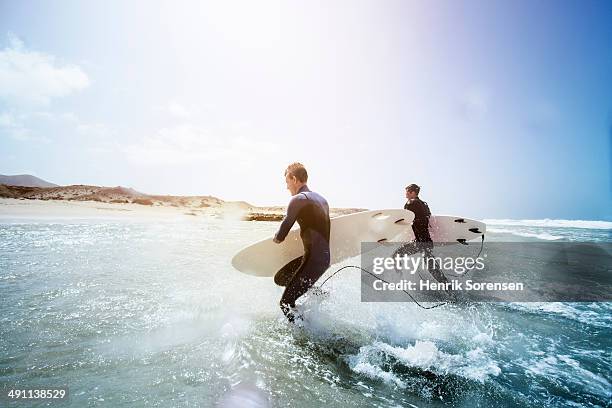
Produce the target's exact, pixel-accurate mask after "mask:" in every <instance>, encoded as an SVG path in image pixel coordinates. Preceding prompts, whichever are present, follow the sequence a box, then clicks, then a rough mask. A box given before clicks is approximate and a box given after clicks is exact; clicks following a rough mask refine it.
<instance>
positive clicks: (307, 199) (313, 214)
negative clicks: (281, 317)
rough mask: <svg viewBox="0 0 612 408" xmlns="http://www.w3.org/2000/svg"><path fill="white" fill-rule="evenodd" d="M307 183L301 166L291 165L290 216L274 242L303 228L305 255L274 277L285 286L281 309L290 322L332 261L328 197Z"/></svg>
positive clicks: (287, 176) (287, 174) (288, 180)
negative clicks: (302, 298)
mask: <svg viewBox="0 0 612 408" xmlns="http://www.w3.org/2000/svg"><path fill="white" fill-rule="evenodd" d="M307 181H308V173H307V171H306V168H304V166H303V165H302V164H301V163H293V164H290V165H289V166H288V167H287V170H285V182H286V183H287V189H288V190H289V191H290V192H291V195H292V196H293V197H292V198H291V201H289V205H288V206H287V215H286V216H285V218H284V219H283V222H282V223H281V226H280V228H279V229H278V232H277V233H276V235H275V236H274V242H276V243H277V244H279V243H281V242H283V240H284V239H285V237H286V236H287V234H288V233H289V230H290V229H291V227H292V226H293V224H294V223H295V221H297V222H298V224H299V225H300V237H301V238H302V243H303V244H304V255H303V256H302V257H300V258H298V259H296V260H294V261H293V262H291V263H290V264H288V265H287V266H286V267H284V268H283V269H282V270H281V271H279V272H278V273H277V276H275V277H274V280H275V282H276V283H277V284H279V285H281V286H286V289H285V292H283V296H282V297H281V300H280V307H281V310H282V311H283V313H284V314H285V316H287V318H288V319H289V321H291V322H293V321H294V319H295V310H294V308H295V301H296V300H297V299H298V298H299V297H300V296H302V295H303V294H304V293H306V292H307V291H308V289H309V288H310V287H311V286H312V285H314V283H315V282H316V281H317V280H318V279H319V278H320V277H321V275H323V273H325V271H326V270H327V268H328V267H329V262H330V252H329V230H330V220H329V205H328V204H327V201H326V200H325V198H323V197H322V196H321V195H319V194H317V193H315V192H313V191H310V190H309V189H308V186H307V185H306V182H307ZM294 271H295V272H294Z"/></svg>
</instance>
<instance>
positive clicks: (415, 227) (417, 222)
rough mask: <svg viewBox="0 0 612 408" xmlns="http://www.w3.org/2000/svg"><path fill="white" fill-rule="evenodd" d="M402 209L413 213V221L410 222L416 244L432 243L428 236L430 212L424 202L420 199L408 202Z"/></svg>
mask: <svg viewBox="0 0 612 408" xmlns="http://www.w3.org/2000/svg"><path fill="white" fill-rule="evenodd" d="M404 209H405V210H408V211H412V212H413V213H414V221H413V222H412V231H413V232H414V239H415V241H416V242H432V241H431V236H430V235H429V217H431V211H429V206H428V205H427V203H426V202H425V201H421V199H420V198H415V199H414V200H410V201H408V202H407V203H406V205H404Z"/></svg>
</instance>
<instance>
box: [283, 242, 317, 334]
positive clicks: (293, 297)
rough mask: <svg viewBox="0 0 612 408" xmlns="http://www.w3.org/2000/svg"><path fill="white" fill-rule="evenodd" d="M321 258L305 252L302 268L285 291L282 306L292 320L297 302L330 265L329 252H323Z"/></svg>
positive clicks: (291, 320)
mask: <svg viewBox="0 0 612 408" xmlns="http://www.w3.org/2000/svg"><path fill="white" fill-rule="evenodd" d="M319 258H320V259H316V258H314V257H313V256H311V255H310V254H305V255H304V259H303V262H302V264H301V265H300V268H299V269H298V271H297V272H296V273H295V276H294V277H293V279H291V281H290V282H289V283H288V284H287V287H286V289H285V291H284V292H283V296H282V297H281V300H280V307H281V310H282V311H283V313H284V314H285V316H287V319H289V321H290V322H293V321H294V320H295V316H294V313H293V309H294V308H295V302H296V301H297V300H298V299H299V298H300V297H301V296H302V295H303V294H304V293H306V292H307V291H308V289H310V287H311V286H312V285H314V283H315V282H316V281H317V280H318V279H319V278H320V277H321V275H323V274H324V273H325V271H326V270H327V268H328V267H329V253H327V254H323V255H322V256H320V257H319Z"/></svg>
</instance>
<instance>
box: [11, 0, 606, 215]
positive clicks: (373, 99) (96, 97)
mask: <svg viewBox="0 0 612 408" xmlns="http://www.w3.org/2000/svg"><path fill="white" fill-rule="evenodd" d="M610 21H612V2H610V1H603V0H601V1H591V0H586V1H569V0H556V1H547V0H540V1H521V0H517V1H491V0H483V1H451V0H446V1H440V0H433V1H408V0H406V1H404V0H400V1H391V0H372V1H361V0H350V1H308V2H303V1H256V2H253V1H214V2H204V1H193V2H189V1H178V2H177V1H140V2H139V1H88V2H82V1H63V0H59V1H53V2H49V1H40V2H39V1H29V0H28V1H6V0H0V174H33V175H35V176H37V177H40V178H43V179H45V180H47V181H50V182H54V183H57V184H62V185H65V184H66V185H67V184H93V185H103V186H117V185H122V186H128V187H132V188H135V189H136V190H138V191H142V192H145V193H152V194H153V193H155V194H177V195H214V196H217V197H220V198H222V199H225V200H246V201H248V202H250V203H253V204H256V205H283V204H285V203H286V202H287V201H288V199H289V193H288V191H287V190H286V189H285V183H284V177H283V172H284V169H285V168H286V166H287V165H288V164H289V163H291V162H294V161H300V162H302V163H304V164H305V165H306V167H307V169H308V172H309V175H310V178H309V183H308V184H309V187H310V188H311V189H312V190H314V191H317V192H319V193H321V194H322V195H324V196H325V197H326V198H327V200H328V201H329V203H330V205H331V206H332V207H361V208H371V209H374V208H397V207H402V206H403V204H404V201H405V198H404V187H405V186H406V185H407V184H409V183H417V184H419V185H421V187H422V189H421V197H422V198H423V199H424V200H425V201H427V202H428V203H429V205H430V207H431V208H432V212H433V213H436V214H453V215H460V216H464V217H470V218H477V219H483V218H518V219H533V218H553V219H554V218H561V219H603V220H612V179H611V173H612V164H611V157H612V24H610Z"/></svg>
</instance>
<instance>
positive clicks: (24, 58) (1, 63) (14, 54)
mask: <svg viewBox="0 0 612 408" xmlns="http://www.w3.org/2000/svg"><path fill="white" fill-rule="evenodd" d="M8 40H9V41H8V42H9V44H8V46H7V47H6V48H4V49H3V50H1V51H0V99H1V100H4V101H5V102H7V103H8V104H9V105H25V106H33V105H48V104H49V102H50V101H51V100H52V99H54V98H59V97H62V96H66V95H69V94H71V93H73V92H77V91H80V90H82V89H84V88H86V87H87V86H89V78H88V77H87V75H86V74H85V73H84V72H83V71H82V70H81V68H80V67H79V66H78V65H73V64H66V63H61V62H59V61H58V60H57V58H55V57H54V56H53V55H49V54H45V53H42V52H37V51H31V50H28V49H26V48H25V46H24V44H23V42H22V41H21V40H20V39H19V38H17V37H16V36H15V35H13V34H9V36H8Z"/></svg>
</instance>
